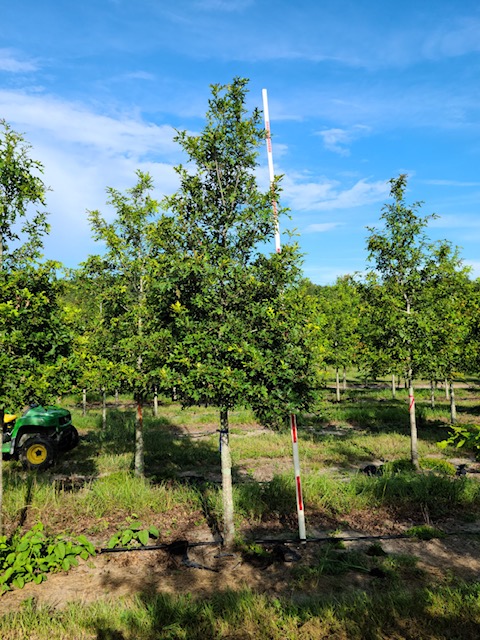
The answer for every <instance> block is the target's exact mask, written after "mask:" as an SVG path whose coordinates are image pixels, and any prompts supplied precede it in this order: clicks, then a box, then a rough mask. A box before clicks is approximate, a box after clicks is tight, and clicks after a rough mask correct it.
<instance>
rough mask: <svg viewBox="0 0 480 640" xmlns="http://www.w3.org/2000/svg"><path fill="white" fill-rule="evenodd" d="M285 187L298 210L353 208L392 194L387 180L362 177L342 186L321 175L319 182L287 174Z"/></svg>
mask: <svg viewBox="0 0 480 640" xmlns="http://www.w3.org/2000/svg"><path fill="white" fill-rule="evenodd" d="M283 190H284V195H285V198H286V199H287V201H288V204H289V206H290V207H291V208H292V209H293V210H296V211H328V210H332V209H351V208H355V207H360V206H363V205H366V204H372V203H377V202H380V201H382V200H384V199H385V197H386V196H388V193H389V186H388V183H387V182H386V181H383V180H381V181H375V182H369V181H368V180H367V179H362V180H358V181H357V182H356V183H355V184H354V185H353V186H351V187H344V188H343V187H342V186H341V185H340V183H339V182H337V181H334V180H328V179H327V178H324V177H321V178H320V177H319V178H318V181H315V182H314V181H312V180H311V179H310V180H308V181H307V180H305V177H304V176H302V175H298V174H297V175H295V174H290V175H287V176H285V178H284V181H283Z"/></svg>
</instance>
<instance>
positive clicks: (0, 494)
mask: <svg viewBox="0 0 480 640" xmlns="http://www.w3.org/2000/svg"><path fill="white" fill-rule="evenodd" d="M0 245H1V242H0ZM4 417H5V409H4V408H3V407H1V408H0V536H1V535H3V452H2V449H3V427H4V422H3V419H4Z"/></svg>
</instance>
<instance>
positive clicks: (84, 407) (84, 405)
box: [82, 389, 87, 417]
mask: <svg viewBox="0 0 480 640" xmlns="http://www.w3.org/2000/svg"><path fill="white" fill-rule="evenodd" d="M86 415H87V390H86V389H82V416H83V417H85V416H86Z"/></svg>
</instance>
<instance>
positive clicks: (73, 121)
mask: <svg viewBox="0 0 480 640" xmlns="http://www.w3.org/2000/svg"><path fill="white" fill-rule="evenodd" d="M0 112H1V113H2V114H3V117H4V118H5V119H6V120H7V121H8V122H9V123H10V124H12V125H15V126H18V125H19V126H20V127H26V128H27V129H30V128H32V129H35V130H37V131H42V132H43V133H44V134H48V135H49V137H50V138H51V139H52V138H53V139H55V140H56V141H58V142H60V143H74V144H82V145H88V146H91V147H94V148H100V149H102V150H103V151H108V152H110V153H115V154H118V153H121V154H122V155H129V154H133V155H139V156H141V155H144V154H147V153H161V152H166V151H171V150H173V149H174V148H176V145H175V143H174V142H173V136H174V133H175V132H174V129H173V128H172V127H170V126H167V125H161V126H158V125H155V124H150V123H146V122H144V121H141V120H139V119H133V118H132V117H129V116H125V115H122V114H119V115H118V116H116V117H115V116H112V115H104V114H100V113H95V112H94V111H92V110H90V109H88V108H87V107H86V106H84V105H81V104H75V103H71V102H66V101H62V100H58V99H56V98H53V97H51V96H45V95H38V94H36V95H30V94H27V93H23V92H16V91H0Z"/></svg>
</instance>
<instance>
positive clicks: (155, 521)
mask: <svg viewBox="0 0 480 640" xmlns="http://www.w3.org/2000/svg"><path fill="white" fill-rule="evenodd" d="M425 386H426V385H425ZM406 395H407V392H406V391H405V390H404V389H399V390H398V391H397V394H396V398H395V399H393V398H392V395H391V391H390V389H389V388H388V381H385V382H384V384H380V383H377V384H376V385H370V386H365V385H363V382H362V381H359V380H356V379H352V378H351V377H350V378H349V387H348V388H347V390H346V391H342V400H341V402H340V403H337V402H335V393H334V389H333V388H329V389H326V390H325V391H324V392H323V393H322V394H321V395H320V396H319V398H318V402H317V406H316V407H315V410H314V411H312V412H311V413H310V414H308V415H302V416H298V424H299V435H300V454H301V468H302V481H303V493H304V501H305V510H306V521H307V536H308V537H309V538H311V539H317V538H326V539H327V540H328V539H329V538H331V539H332V541H333V544H330V546H328V542H327V543H325V544H318V545H316V544H313V543H312V544H311V545H308V550H305V551H302V560H301V561H300V562H292V563H287V562H283V563H280V564H279V563H278V562H276V561H275V562H274V555H275V548H272V546H271V544H270V546H269V545H268V544H263V543H262V542H261V541H262V540H266V539H268V540H270V539H273V538H275V539H277V540H279V541H281V540H285V539H295V537H296V536H297V525H296V500H295V488H294V483H293V470H292V462H291V441H290V434H289V432H288V430H287V429H286V430H285V431H284V432H273V431H269V430H267V429H264V428H262V427H261V426H260V425H258V424H256V422H255V420H254V417H253V415H252V414H251V412H250V411H249V410H248V409H242V410H239V411H235V412H232V415H231V445H232V455H233V465H234V469H233V473H234V482H235V488H234V500H235V512H236V529H237V537H238V542H237V545H238V548H237V555H238V557H239V558H240V559H241V567H240V568H237V569H235V570H233V569H232V568H231V567H230V568H225V567H223V565H222V567H221V568H220V569H218V568H217V569H215V571H217V573H218V575H219V576H221V577H222V578H223V581H222V580H217V582H215V581H213V582H208V585H209V586H208V588H207V586H206V582H202V580H203V578H202V579H200V577H198V576H199V575H200V572H199V571H198V569H196V570H193V569H190V570H188V569H185V568H182V567H178V566H176V565H175V566H173V568H172V566H170V565H169V564H168V562H167V563H166V564H165V566H164V570H165V573H163V574H162V576H164V579H165V582H167V576H168V579H170V578H171V577H172V576H173V578H175V579H178V584H179V585H180V586H178V588H177V589H170V590H169V591H168V590H167V591H165V592H158V585H157V586H156V587H155V589H153V588H152V585H150V587H149V589H145V590H144V591H142V590H140V591H139V590H138V589H135V590H134V589H132V592H131V593H127V594H126V595H125V593H124V594H122V596H121V597H114V598H113V599H112V598H110V599H108V598H107V599H105V598H101V599H99V600H98V602H88V603H87V604H85V605H82V606H80V605H79V604H78V603H77V602H75V601H66V602H65V603H64V606H62V607H53V608H52V606H51V604H45V605H43V604H42V598H41V597H39V596H37V595H36V594H37V591H35V595H34V596H30V595H29V593H30V592H28V593H27V592H25V594H26V595H25V598H23V600H25V602H24V603H23V604H19V605H18V606H17V607H14V606H13V605H12V606H10V607H9V610H8V612H7V613H6V614H5V615H4V616H3V617H2V618H0V637H1V638H3V639H5V640H6V639H7V638H23V637H25V638H38V639H39V640H43V639H44V638H45V639H46V638H49V639H50V640H53V639H54V638H79V639H80V638H112V639H113V638H115V639H119V638H123V639H127V638H128V639H130V638H131V639H132V640H133V638H139V639H143V638H145V639H150V638H152V639H153V638H272V639H273V638H275V639H277V638H278V639H280V638H345V639H347V638H348V639H350V638H353V639H356V638H367V639H370V638H371V639H372V640H374V639H375V640H376V639H379V640H380V639H383V638H392V639H393V638H395V639H400V638H429V639H433V638H439V639H440V638H477V637H478V629H477V625H478V623H479V622H480V583H477V582H476V581H475V579H473V578H472V576H473V575H475V570H476V568H477V567H476V565H475V564H474V563H475V562H476V559H475V553H476V551H475V549H477V547H475V545H476V544H477V543H478V545H479V547H480V538H479V536H478V535H476V529H475V526H476V522H477V521H478V520H480V483H479V482H478V480H477V477H479V478H480V476H477V475H476V473H475V472H476V471H477V466H476V465H477V463H476V461H475V458H474V452H470V451H466V450H463V449H453V448H447V449H443V450H441V449H440V448H439V447H438V446H437V442H438V441H439V440H441V439H443V438H444V437H445V436H446V434H447V433H448V425H449V403H448V401H447V399H446V397H445V392H444V390H441V389H439V390H437V393H436V401H435V407H434V408H432V407H431V406H430V390H429V389H427V388H425V389H421V390H420V391H419V392H418V394H417V409H418V423H419V454H420V458H421V467H422V472H421V473H413V472H412V471H411V470H409V469H408V457H409V451H410V442H409V426H408V413H407V407H406V403H407V397H406ZM456 398H457V405H458V406H457V411H458V420H459V421H461V422H465V423H475V422H478V420H479V413H480V389H479V388H477V386H476V385H475V384H473V383H472V382H471V381H468V383H467V382H466V381H464V382H463V384H462V386H461V388H458V389H457V391H456ZM93 400H95V399H93ZM62 403H63V404H64V405H65V406H67V407H68V408H69V409H70V410H71V411H72V413H73V416H74V423H75V424H76V425H77V427H78V429H79V431H80V434H81V442H80V446H79V447H78V448H77V449H75V450H73V451H71V452H69V453H68V454H66V455H65V457H64V458H63V459H62V460H61V461H59V462H58V463H57V465H56V466H55V467H54V468H53V469H52V470H51V471H49V472H48V473H44V474H39V475H37V476H30V477H29V476H27V475H26V474H25V473H24V472H23V471H22V470H21V468H20V466H19V464H18V463H16V462H7V463H5V464H4V479H5V487H4V519H5V526H6V532H7V534H8V535H13V533H14V532H15V531H19V530H26V529H28V528H29V527H31V526H33V525H34V524H35V523H37V522H39V521H41V522H42V523H43V524H44V525H45V529H46V531H48V532H49V533H50V534H52V535H56V534H58V533H60V532H62V533H67V534H69V535H79V534H84V535H86V536H87V537H88V538H89V539H90V540H92V541H93V542H94V543H95V545H97V546H98V547H103V546H105V545H106V544H107V541H108V539H109V538H110V536H111V535H112V534H113V533H115V532H117V531H118V530H119V529H122V528H125V527H126V526H127V525H128V522H130V521H131V519H132V518H134V519H135V520H138V521H140V522H142V523H143V524H144V525H145V526H147V525H155V526H156V527H158V529H159V531H160V536H159V540H158V541H157V542H158V543H159V544H168V543H171V542H172V541H175V540H178V539H179V538H186V539H187V540H192V539H202V535H203V536H206V535H207V534H208V535H210V536H213V538H215V536H216V535H218V532H219V531H221V495H220V480H221V476H220V460H219V451H218V433H217V429H218V416H217V412H216V410H215V409H212V408H190V409H182V408H181V407H180V406H179V405H178V404H176V403H173V402H171V401H168V400H166V399H163V402H161V403H160V406H159V411H158V415H157V416H154V415H153V410H151V409H149V408H147V409H146V410H145V452H146V459H145V469H146V477H145V478H136V477H134V475H133V471H132V468H133V432H134V410H133V406H132V405H131V404H130V402H129V399H128V398H126V397H122V398H120V401H119V404H118V406H116V405H115V401H114V398H108V416H107V425H106V428H105V429H102V420H101V407H100V405H99V403H98V402H90V404H89V409H88V412H87V415H86V416H82V414H81V408H80V404H79V399H78V398H74V397H71V398H65V399H64V400H63V402H62ZM461 460H464V461H466V462H467V464H468V465H469V466H468V471H469V472H468V473H467V477H466V478H458V477H456V476H455V465H456V464H458V462H459V461H461ZM372 463H373V464H376V465H380V464H382V465H384V469H385V472H384V473H383V475H379V476H374V477H370V476H367V475H366V474H364V473H362V469H363V468H364V467H365V466H366V465H367V464H372ZM399 469H403V470H402V471H399ZM472 527H473V529H472ZM455 528H457V529H462V528H463V529H465V530H466V529H468V531H469V538H468V541H467V542H468V544H467V542H465V540H467V538H459V539H458V540H457V538H455V540H456V544H457V548H456V549H455V548H454V547H451V553H452V558H453V557H455V558H456V557H457V555H458V558H460V560H461V557H462V551H461V550H462V544H465V545H466V547H468V545H473V547H472V550H471V552H469V562H470V564H471V568H472V571H471V572H470V573H469V572H468V571H467V567H466V566H465V567H463V569H462V570H459V571H457V568H458V567H457V566H456V565H455V566H454V565H453V564H452V565H450V564H449V562H448V551H447V552H446V554H447V555H446V556H445V558H446V559H445V558H444V565H445V566H443V567H442V566H441V565H439V564H438V563H437V564H436V565H435V570H431V567H430V566H428V567H427V566H423V564H422V563H424V558H423V559H422V549H428V550H429V553H432V554H433V552H434V551H435V549H436V547H438V546H439V545H440V544H443V543H440V542H439V541H438V539H437V541H436V542H435V541H428V542H423V543H422V542H417V543H412V544H413V545H414V546H413V547H412V546H409V547H408V550H409V553H398V552H395V551H388V550H387V552H385V551H384V547H385V540H386V539H388V537H393V536H403V535H406V534H408V533H409V532H412V531H413V532H414V533H415V532H416V533H417V537H418V536H419V535H420V534H419V532H421V531H422V530H424V529H425V530H429V531H434V532H435V531H436V532H439V533H438V535H440V533H441V532H442V531H446V532H447V533H449V534H451V535H452V534H453V533H455ZM478 531H479V532H480V524H479V529H478ZM345 532H347V533H351V532H355V534H356V535H360V534H362V535H364V536H365V537H367V536H370V537H371V538H372V540H370V542H369V543H368V545H369V546H365V545H364V546H363V547H361V546H359V545H358V544H357V545H353V546H352V545H350V546H348V544H350V543H348V544H347V546H346V547H344V546H342V542H341V540H340V538H342V535H343V536H344V535H346V534H345ZM433 537H436V534H435V535H434V536H433ZM347 538H348V535H347ZM451 540H452V541H453V537H452V538H451ZM462 540H463V542H462ZM255 541H256V542H255ZM405 544H407V543H405ZM445 544H446V543H445ZM452 544H453V542H452ZM415 545H416V546H415ZM422 545H425V546H424V547H422ZM435 545H436V547H435ZM387 546H388V545H387ZM375 548H376V550H377V552H378V554H377V555H376V554H375V553H374V550H375ZM385 548H386V547H385ZM412 549H413V551H412ZM437 551H438V549H437ZM457 551H458V554H457V555H455V554H456V553H457ZM119 555H120V554H119ZM212 557H213V556H212ZM465 557H466V556H465ZM115 562H117V564H118V566H117V565H115V566H116V570H120V568H121V566H122V565H121V561H120V560H118V561H117V560H115ZM125 562H126V561H125ZM139 562H140V561H139ZM212 562H213V560H212ZM457 564H458V563H457ZM460 564H461V563H460ZM112 566H113V565H112ZM125 566H126V567H127V565H125ZM215 566H216V565H215ZM458 566H460V565H458ZM169 567H170V568H169ZM247 567H248V571H247ZM478 569H480V566H479V567H478ZM94 570H95V569H94V566H93V565H92V571H94ZM142 570H146V571H147V572H148V571H156V570H157V569H154V570H153V569H152V568H150V569H148V568H147V569H145V567H143V566H142ZM162 570H163V569H162ZM167 570H168V571H167ZM75 571H76V570H73V571H71V572H70V573H68V574H65V575H64V576H55V578H56V579H58V580H59V579H60V578H61V577H62V579H64V580H66V581H68V580H69V579H70V580H72V581H75V580H76V579H77V580H78V574H77V577H76V574H75ZM125 571H131V572H134V571H136V567H135V566H134V565H132V564H130V565H128V567H127V568H126V569H125ZM179 571H180V573H178V572H179ZM189 571H190V573H189ZM192 571H193V572H194V574H192ZM195 571H196V573H195ZM169 572H170V573H169ZM172 572H173V573H172ZM204 573H205V572H204ZM217 573H216V574H215V575H212V576H209V577H211V578H212V580H213V578H215V577H216V575H217ZM201 575H202V576H203V574H201ZM193 576H195V579H194V578H193ZM372 576H373V577H374V578H375V577H376V579H374V578H372ZM182 580H183V582H182ZM205 580H206V578H205ZM229 581H230V582H229ZM54 582H55V580H54V579H53V578H49V580H47V582H45V583H44V584H42V585H39V586H38V587H37V589H43V590H48V588H49V587H48V585H49V583H51V584H52V585H53V584H54ZM32 593H33V592H32ZM38 593H40V592H38ZM14 597H15V602H19V603H21V602H22V597H21V595H19V592H18V593H7V594H6V595H5V596H3V597H1V598H0V610H1V608H2V607H1V605H2V602H4V603H9V602H12V603H13V602H14ZM22 634H23V635H22Z"/></svg>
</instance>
